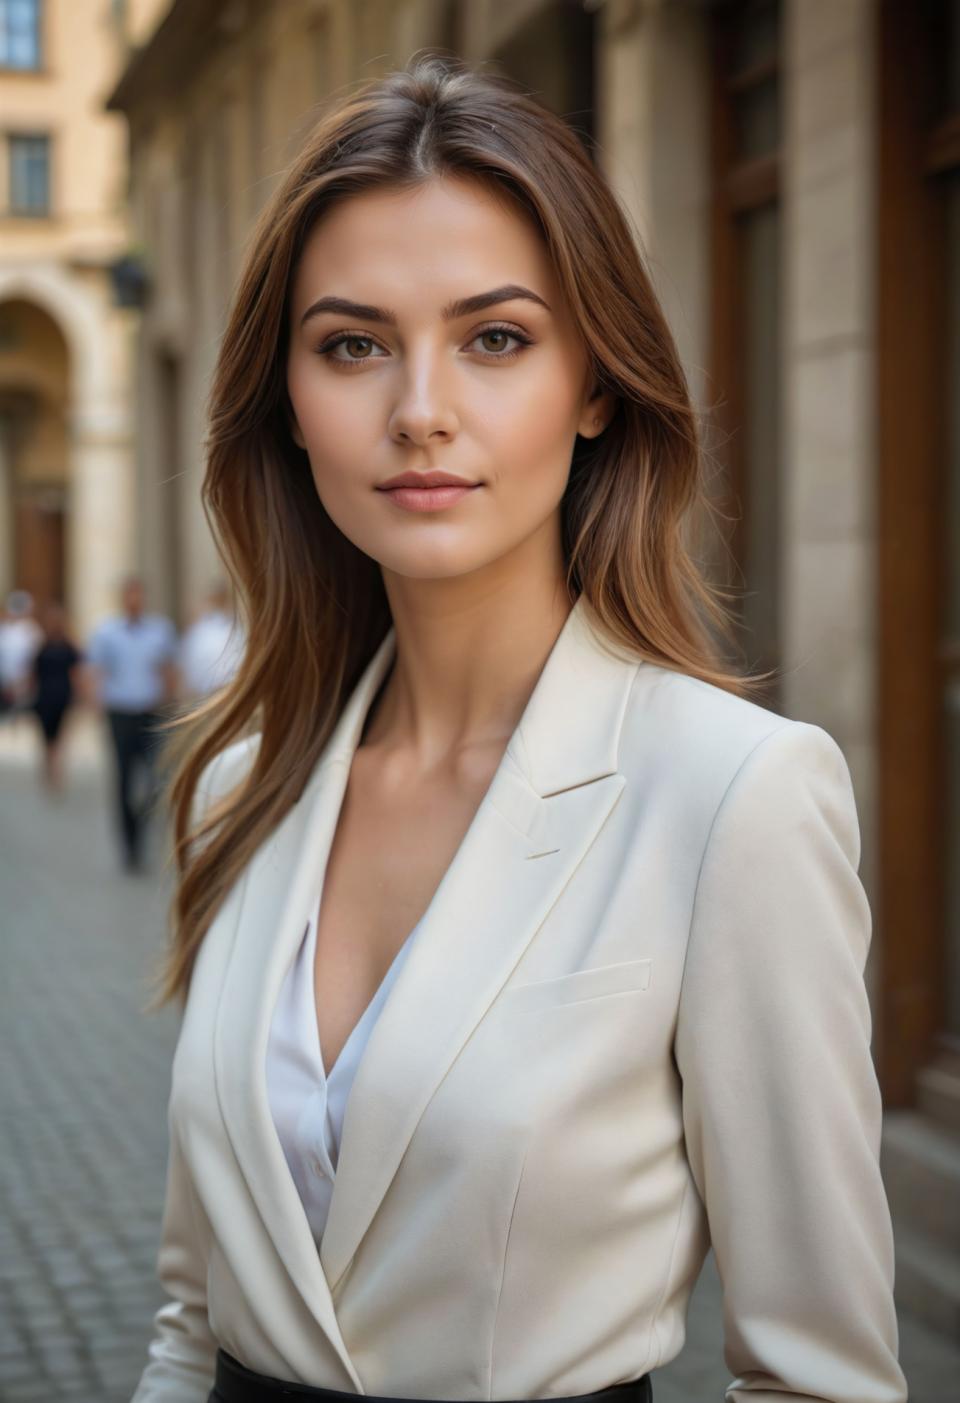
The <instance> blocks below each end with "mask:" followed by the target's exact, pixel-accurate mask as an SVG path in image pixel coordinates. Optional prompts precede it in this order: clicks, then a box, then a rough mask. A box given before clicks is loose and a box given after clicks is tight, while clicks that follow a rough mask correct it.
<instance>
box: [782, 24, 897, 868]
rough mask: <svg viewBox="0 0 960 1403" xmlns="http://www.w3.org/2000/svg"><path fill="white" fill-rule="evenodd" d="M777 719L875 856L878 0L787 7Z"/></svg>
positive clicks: (866, 857) (866, 861) (867, 861)
mask: <svg viewBox="0 0 960 1403" xmlns="http://www.w3.org/2000/svg"><path fill="white" fill-rule="evenodd" d="M784 19H785V31H784V53H785V60H786V69H785V73H784V98H785V140H784V157H785V159H784V163H783V175H784V186H783V215H784V250H785V252H784V260H785V264H784V283H785V298H784V345H783V370H784V392H785V395H784V451H783V461H784V465H785V475H784V520H783V535H782V539H783V542H784V557H783V576H784V591H783V599H784V612H783V617H782V620H781V634H782V640H783V653H782V656H783V665H784V678H783V707H784V710H785V711H787V712H788V713H789V714H790V715H793V716H802V717H806V718H809V719H816V720H817V721H818V722H819V723H820V724H822V725H823V726H824V727H825V728H826V729H827V730H829V731H830V733H831V734H832V735H833V736H834V737H835V738H836V740H837V741H838V743H839V744H840V745H841V747H842V748H843V750H844V752H845V754H846V756H847V759H848V761H849V763H850V767H851V771H852V773H853V779H854V785H855V789H856V793H857V800H858V807H859V811H860V821H861V829H862V835H863V865H862V868H861V874H862V876H863V877H864V881H865V884H866V885H867V887H868V890H869V888H870V886H871V881H872V863H873V854H874V850H875V843H874V840H873V835H874V828H875V819H874V784H875V777H874V770H875V763H874V715H875V683H874V678H875V671H876V626H877V620H876V608H875V598H876V591H875V583H874V574H875V546H876V540H875V536H876V532H875V525H874V506H875V452H874V424H875V420H876V405H875V399H874V380H875V357H876V331H875V298H876V293H875V281H876V272H875V245H876V229H875V224H876V221H875V190H874V175H873V171H874V147H875V140H876V137H875V133H876V120H877V119H876V113H875V106H876V94H875V91H874V89H875V81H874V74H875V56H874V45H875V33H874V31H875V23H876V0H844V3H843V4H842V5H838V4H836V3H834V0H789V3H788V4H787V6H786V9H785V15H784Z"/></svg>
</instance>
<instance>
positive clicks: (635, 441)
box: [160, 49, 765, 1001]
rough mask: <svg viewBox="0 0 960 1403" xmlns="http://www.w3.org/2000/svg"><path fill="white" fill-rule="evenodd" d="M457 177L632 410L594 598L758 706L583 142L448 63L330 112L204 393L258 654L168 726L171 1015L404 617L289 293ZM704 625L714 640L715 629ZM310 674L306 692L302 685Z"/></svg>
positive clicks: (622, 412)
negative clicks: (236, 747)
mask: <svg viewBox="0 0 960 1403" xmlns="http://www.w3.org/2000/svg"><path fill="white" fill-rule="evenodd" d="M447 174H450V175H455V174H457V175H461V176H468V177H472V178H473V179H476V180H480V181H484V182H487V183H493V185H494V186H496V187H499V188H500V189H501V190H503V189H505V190H506V191H507V192H509V194H511V195H512V196H513V197H515V198H516V199H519V200H520V201H521V203H522V205H523V206H524V207H525V209H527V210H528V211H530V213H532V215H533V216H534V218H535V219H536V221H537V224H538V226H539V228H540V230H541V231H542V236H543V238H544V240H545V244H546V247H547V249H548V251H549V254H550V256H551V258H552V261H553V265H554V267H555V269H556V272H557V275H558V278H559V281H560V285H561V288H562V290H563V292H564V294H565V296H566V299H567V302H568V305H569V307H570V309H571V313H572V317H573V319H574V321H575V323H576V324H578V326H579V330H580V334H581V336H582V340H583V344H584V346H585V348H586V350H587V353H588V355H589V358H590V361H591V364H592V368H593V373H594V376H595V378H596V380H597V381H599V382H600V383H601V384H602V385H603V386H604V387H605V388H607V389H612V390H613V391H614V392H615V394H616V396H617V398H618V401H619V402H618V404H617V407H616V413H615V414H614V416H613V419H612V421H611V422H610V424H609V425H608V427H607V428H606V430H605V431H604V433H603V434H602V435H600V436H599V437H598V438H596V439H591V440H585V439H580V438H578V439H577V442H576V445H575V448H574V452H573V456H572V461H571V470H570V476H569V482H568V485H567V488H566V491H565V493H564V496H563V499H562V504H561V512H562V537H563V549H564V560H565V568H566V579H567V587H568V590H569V592H570V597H571V600H573V599H574V598H576V597H577V596H578V595H579V594H580V593H585V594H586V596H587V601H588V603H589V604H590V605H591V606H592V608H593V611H594V613H595V615H596V616H597V618H598V620H599V622H600V624H601V625H602V627H603V628H604V630H605V631H606V632H607V634H608V635H609V636H610V638H611V640H612V641H613V643H614V644H615V645H618V646H619V647H620V648H621V649H622V648H625V649H627V650H628V652H629V653H630V654H631V655H634V656H636V657H637V658H638V659H644V660H647V661H650V662H653V663H656V664H659V665H661V666H664V667H668V668H673V669H676V670H679V671H681V672H684V673H688V674H691V675H693V676H695V677H698V678H701V679H703V680H705V681H707V682H710V683H713V684H714V685H716V686H718V687H721V688H724V689H726V690H728V691H732V692H735V693H737V694H739V695H752V694H753V693H754V692H755V690H756V689H757V688H758V687H759V686H761V685H762V683H763V681H764V680H765V677H764V675H757V676H755V677H754V678H752V679H747V678H746V677H744V676H743V675H740V674H738V673H736V672H734V671H733V670H732V668H731V667H728V666H727V665H726V664H725V663H724V662H723V661H721V657H720V652H719V649H718V646H717V639H719V640H724V641H725V642H726V643H728V644H729V643H730V642H731V640H732V636H733V625H732V622H731V618H730V616H729V614H728V612H727V608H726V606H725V605H723V604H721V602H720V598H719V596H720V593H721V592H720V591H719V589H718V588H717V587H716V586H711V585H708V584H707V582H706V581H705V580H704V579H703V578H702V577H701V573H700V571H699V569H698V567H697V564H696V563H695V560H694V559H693V557H692V556H691V554H690V552H689V551H688V549H687V547H686V546H685V544H684V542H683V539H682V532H683V528H684V525H685V522H686V520H687V518H688V515H689V514H690V512H691V509H692V508H695V507H704V506H706V507H707V508H708V511H709V510H710V508H709V505H708V503H707V501H706V494H705V491H704V488H703V485H702V482H701V475H702V468H703V462H704V455H703V453H702V450H701V444H700V433H699V427H698V423H697V416H696V414H695V411H694V408H693V406H692V404H691V400H690V394H689V390H688V386H687V383H686V379H685V377H684V372H683V369H682V367H681V364H680V360H679V357H678V354H677V350H676V346H675V344H674V341H673V337H672V335H671V333H670V330H669V327H668V326H667V323H666V321H665V319H664V316H663V312H662V311H661V308H660V306H659V303H658V301H657V298H656V296H655V294H654V291H653V288H652V286H651V282H650V279H649V277H648V274H647V272H646V270H645V268H644V264H643V258H642V254H641V252H640V249H639V247H638V243H637V240H636V238H635V235H634V234H633V233H632V232H631V228H630V226H629V224H628V221H627V219H626V217H625V215H624V213H623V211H622V209H621V207H620V205H619V204H618V201H617V199H616V197H615V195H614V194H613V192H612V190H611V189H610V187H609V185H608V184H607V182H606V180H605V179H604V177H603V175H602V174H601V173H600V171H599V170H598V169H597V167H596V166H595V165H594V164H593V162H592V160H591V157H590V155H589V153H588V151H587V149H586V148H585V146H584V145H583V144H582V142H581V139H580V137H579V136H578V135H577V134H576V133H575V132H574V131H573V130H572V128H571V127H569V126H568V125H567V124H566V123H565V122H564V121H563V120H562V119H561V118H560V117H558V116H555V115H554V114H553V113H551V112H550V111H548V110H547V109H545V108H544V107H542V106H541V105H540V104H539V103H538V102H537V101H536V100H535V99H534V98H533V97H532V96H531V95H529V94H528V93H526V92H525V91H524V90H523V89H522V88H521V87H520V86H519V85H518V84H516V83H514V82H513V81H512V80H511V79H508V78H506V77H503V76H501V75H499V74H491V73H487V72H482V71H480V70H478V69H475V68H471V67H469V66H468V65H467V64H465V63H464V62H463V61H462V60H460V59H459V58H456V57H454V56H452V55H450V54H449V53H446V52H445V51H441V50H437V49H427V50H421V51H419V52H418V53H417V54H415V55H414V56H413V58H412V59H411V60H410V61H409V63H408V64H407V65H406V66H405V67H404V68H403V69H400V70H397V71H394V72H392V73H389V74H388V75H387V76H386V77H382V78H376V79H372V80H368V81H366V82H364V83H363V84H361V85H359V86H358V87H357V88H355V89H354V90H353V91H351V92H349V93H348V95H347V96H345V97H344V96H340V97H339V98H338V100H337V101H336V103H335V104H334V105H333V106H331V107H329V108H328V109H327V110H326V111H325V112H323V113H322V114H321V116H320V119H319V120H318V122H317V124H316V126H315V127H314V128H313V130H312V131H311V133H310V135H309V137H308V138H307V140H306V143H305V145H304V147H303V149H302V151H301V152H300V154H299V155H298V156H297V157H296V159H295V160H294V161H293V162H292V164H291V165H290V167H289V168H288V170H287V171H286V173H285V177H284V178H283V179H282V181H281V182H280V184H279V186H278V187H277V189H276V191H275V193H274V194H273V196H272V198H271V199H270V200H269V202H268V203H267V205H266V206H265V208H264V209H263V211H262V213H261V215H260V218H259V220H258V221H257V223H256V226H255V228H254V230H253V233H252V236H251V238H250V242H249V246H248V251H247V254H246V259H245V266H244V269H243V271H242V274H241V277H240V279H239V282H238V285H237V288H236V291H235V294H234V298H233V304H232V308H231V310H230V314H229V318H228V321H227V325H226V329H225V332H224V335H223V339H222V342H221V346H220V352H219V358H218V362H217V366H216V370H215V374H214V378H213V382H212V386H211V391H210V398H209V405H208V414H209V433H208V436H207V440H206V444H205V448H206V474H205V479H204V483H203V489H202V500H203V507H204V511H205V513H206V515H207V519H208V521H209V523H210V527H211V530H212V531H213V534H214V538H215V540H216V543H217V548H218V550H219V552H220V555H221V557H222V559H223V561H224V564H225V566H226V568H227V570H228V571H229V573H230V576H231V578H232V580H233V582H234V585H235V587H236V590H237V596H238V604H239V610H240V616H241V620H242V622H243V625H244V627H245V630H246V633H247V640H248V641H247V647H246V652H245V656H244V659H243V662H242V665H241V667H240V669H239V672H238V673H237V675H236V677H235V678H234V680H233V681H232V682H231V683H230V684H229V685H228V686H227V687H226V688H224V689H222V690H221V691H220V692H218V693H216V694H215V695H214V696H213V697H211V698H210V699H209V700H208V701H206V702H205V703H203V704H202V705H200V706H199V707H198V708H196V709H195V710H193V711H191V712H190V713H188V714H185V715H182V716H179V717H177V718H175V719H174V720H173V721H172V722H170V723H169V725H170V729H171V730H173V731H174V732H178V734H176V738H175V744H174V745H173V746H172V747H170V748H169V750H168V758H169V757H171V756H172V759H173V770H172V783H171V785H170V793H169V797H170V803H171V808H172V813H173V839H174V850H173V851H174V859H175V862H176V867H177V875H178V884H177V889H176V893H175V896H174V900H173V904H172V908H171V918H172V920H171V924H172V942H171V946H170V949H169V952H168V956H167V960H166V965H165V968H164V970H163V972H162V976H161V983H162V987H161V990H160V1000H161V1001H163V1000H166V999H169V998H171V997H173V996H175V995H181V996H185V994H186V990H187V987H188V985H189V980H190V973H191V970H192V967H193V962H194V959H195V957H196V953H197V950H198V947H199V945H200V942H201V941H202V939H203V936H204V934H205V932H206V930H207V929H208V927H209V925H210V923H211V921H212V919H213V917H214V915H215V913H216V911H217V909H218V907H219V906H220V905H221V903H222V902H223V900H224V898H225V896H226V894H227V892H228V891H229V890H230V888H231V887H232V886H233V884H234V883H235V881H236V880H237V878H238V876H239V874H240V873H241V871H242V869H243V867H244V866H245V864H246V863H248V862H249V860H250V859H251V857H252V856H253V854H254V852H255V851H256V850H257V848H258V847H259V846H260V845H261V844H262V843H263V841H264V840H265V839H266V838H267V836H268V835H269V834H270V833H271V831H272V830H273V829H274V828H275V827H276V826H277V824H278V823H279V822H280V821H281V820H282V818H283V817H284V815H285V814H286V813H287V812H288V811H289V809H290V808H291V807H292V805H293V804H294V802H295V801H296V799H297V798H298V796H299V795H300V793H301V791H302V790H303V788H304V785H305V784H306V782H307V779H308V777H309V775H310V773H311V771H312V770H313V768H314V766H315V765H316V762H317V759H318V757H319V756H320V753H321V751H322V750H323V747H324V744H325V742H326V741H327V739H328V737H329V736H330V733H331V731H332V729H333V727H334V725H335V724H336V721H337V719H338V717H339V714H340V711H341V709H342V706H343V704H344V702H345V701H346V699H347V697H348V695H349V693H350V691H351V690H352V688H353V686H354V684H355V683H356V681H357V680H358V678H359V676H360V674H361V672H362V671H363V669H364V667H365V666H366V664H367V662H368V661H369V660H370V657H371V656H372V654H373V652H374V650H375V649H376V647H377V646H378V645H379V643H380V642H382V640H383V637H384V634H385V633H386V631H387V629H388V628H389V627H390V624H391V618H390V612H389V608H388V604H387V598H386V593H385V590H384V586H383V581H382V577H381V574H380V570H379V566H378V565H377V563H376V561H374V560H372V559H370V558H369V557H368V556H366V555H365V554H364V553H363V552H362V551H360V550H359V549H358V548H357V547H356V546H354V545H353V544H352V542H351V541H349V540H348V539H346V537H345V536H344V535H343V533H342V532H341V531H340V530H339V529H338V528H337V527H336V526H335V525H334V524H333V522H332V521H331V520H330V518H329V516H328V515H327V513H326V511H325V510H324V508H323V506H322V504H321V502H320V499H319V497H318V495H317V492H316V488H315V485H314V482H313V478H312V475H311V471H310V465H309V461H308V458H307V455H306V453H305V451H304V450H302V449H300V448H298V447H297V445H296V444H295V443H294V441H293V438H292V437H291V433H290V428H289V418H288V413H289V410H290V402H289V398H288V395H287V389H286V374H285V365H286V353H287V338H288V329H287V328H288V298H289V289H290V284H291V279H292V274H293V271H294V269H295V267H296V264H297V260H298V257H299V254H300V251H301V249H302V247H303V244H304V241H305V238H306V236H307V234H308V232H309V231H310V229H311V227H312V226H313V225H314V223H315V221H316V220H317V219H320V218H322V216H323V215H324V213H325V212H326V211H327V210H329V209H330V208H331V207H332V206H333V205H334V203H335V202H336V201H338V200H343V199H348V198H349V197H350V195H351V194H354V193H357V192H359V191H363V190H369V189H372V188H375V187H394V188H410V187H412V186H416V185H417V184H419V183H421V182H423V181H426V180H429V179H430V178H431V177H437V176H441V175H447ZM711 630H712V632H711ZM291 677H296V686H292V685H290V681H289V679H290V678H291ZM255 733H259V737H260V739H259V744H258V745H257V746H256V747H255V756H254V758H253V761H252V765H251V766H250V767H249V768H248V770H247V773H246V775H245V777H244V779H243V780H242V781H241V782H240V783H239V784H238V785H237V786H236V788H235V789H234V791H233V792H232V793H229V794H228V795H226V796H225V797H224V798H223V799H222V800H221V801H220V802H219V803H216V804H213V805H212V806H211V807H210V809H209V810H208V812H207V814H206V816H205V818H203V819H202V821H200V822H198V823H196V824H195V823H194V822H193V818H192V813H193V801H194V795H195V792H196V789H197V784H198V781H199V779H200V778H201V775H202V772H203V771H204V769H205V767H206V766H207V765H208V764H209V763H210V762H211V761H212V760H213V759H214V758H215V757H216V756H217V755H218V754H219V753H220V752H221V751H223V750H224V749H225V748H226V747H227V746H228V745H230V744H231V743H232V742H234V741H236V740H238V739H239V738H241V737H244V736H247V735H252V734H255Z"/></svg>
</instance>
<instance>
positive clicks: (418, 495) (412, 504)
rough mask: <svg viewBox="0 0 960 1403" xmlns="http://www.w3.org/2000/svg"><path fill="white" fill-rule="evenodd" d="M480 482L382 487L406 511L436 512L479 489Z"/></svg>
mask: <svg viewBox="0 0 960 1403" xmlns="http://www.w3.org/2000/svg"><path fill="white" fill-rule="evenodd" d="M479 488H480V483H478V482H477V483H466V482H464V483H444V484H443V485H441V486H437V487H409V486H401V487H381V488H378V491H380V492H381V493H382V494H383V495H384V497H388V498H389V499H390V501H391V502H392V503H393V504H394V506H397V507H401V508H402V509H403V510H404V511H414V512H436V511H442V510H443V509H444V508H445V507H452V506H453V505H454V503H455V502H459V501H460V500H461V499H462V498H464V497H469V496H470V495H471V493H474V492H477V491H479Z"/></svg>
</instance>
